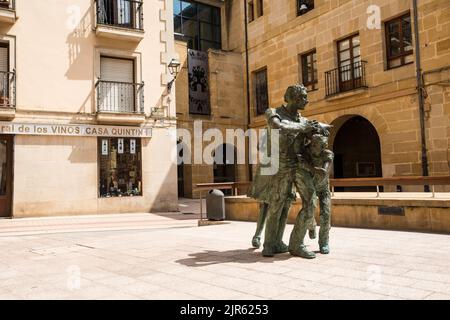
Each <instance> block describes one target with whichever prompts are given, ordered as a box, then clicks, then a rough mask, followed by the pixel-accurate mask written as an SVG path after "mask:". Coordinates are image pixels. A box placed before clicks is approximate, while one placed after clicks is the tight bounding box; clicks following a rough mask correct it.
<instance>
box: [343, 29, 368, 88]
mask: <svg viewBox="0 0 450 320" xmlns="http://www.w3.org/2000/svg"><path fill="white" fill-rule="evenodd" d="M337 47H338V62H339V67H338V74H339V91H340V92H344V91H349V90H353V89H355V88H360V87H361V83H362V76H363V68H362V62H361V53H360V41H359V34H356V35H353V36H350V37H348V38H345V39H343V40H341V41H339V42H338V43H337Z"/></svg>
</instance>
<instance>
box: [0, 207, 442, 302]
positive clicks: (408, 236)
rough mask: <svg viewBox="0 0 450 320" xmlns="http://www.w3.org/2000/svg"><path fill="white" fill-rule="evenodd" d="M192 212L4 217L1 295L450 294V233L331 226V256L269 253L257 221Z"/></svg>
mask: <svg viewBox="0 0 450 320" xmlns="http://www.w3.org/2000/svg"><path fill="white" fill-rule="evenodd" d="M190 209H192V208H188V209H186V210H190ZM188 216H189V215H185V214H183V213H181V212H180V213H168V214H131V215H107V216H84V217H58V218H45V219H43V220H39V221H35V219H29V220H27V219H19V220H0V245H1V246H2V250H1V251H0V299H155V300H156V299H183V300H185V299H188V300H189V299H193V300H198V299H219V300H242V299H255V300H257V299H287V300H289V299H294V300H297V299H311V300H320V299H382V300H384V299H418V300H422V299H444V300H450V290H449V289H448V288H449V287H450V235H445V234H427V233H415V232H398V231H386V230H368V229H351V228H336V227H334V228H332V230H331V249H332V252H331V254H329V255H321V254H318V255H317V258H316V259H314V260H305V259H302V258H298V257H292V256H290V255H289V254H281V255H277V256H276V257H274V258H264V257H262V256H261V249H253V248H251V246H250V241H251V237H252V234H253V232H254V228H255V223H249V222H230V223H229V224H223V225H212V226H202V227H198V226H197V218H198V216H197V215H195V214H194V215H191V216H190V218H188ZM27 225H28V226H32V227H29V228H24V226H27ZM23 229H25V231H24V230H23ZM291 230H292V225H288V226H287V227H286V233H285V241H287V240H288V238H289V234H290V231H291ZM306 242H307V245H309V247H310V249H312V250H317V249H318V245H317V242H315V241H312V240H309V239H307V240H306Z"/></svg>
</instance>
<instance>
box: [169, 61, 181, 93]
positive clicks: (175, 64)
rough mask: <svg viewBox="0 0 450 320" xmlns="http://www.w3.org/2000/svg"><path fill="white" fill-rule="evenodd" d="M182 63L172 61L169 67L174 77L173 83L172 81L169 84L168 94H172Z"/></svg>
mask: <svg viewBox="0 0 450 320" xmlns="http://www.w3.org/2000/svg"><path fill="white" fill-rule="evenodd" d="M180 65H181V63H180V61H178V59H172V60H170V63H169V65H168V68H169V72H170V74H171V75H172V76H173V79H172V81H170V82H169V83H168V84H167V92H168V93H170V92H171V91H172V86H173V83H174V82H175V79H176V78H177V75H178V72H179V71H180Z"/></svg>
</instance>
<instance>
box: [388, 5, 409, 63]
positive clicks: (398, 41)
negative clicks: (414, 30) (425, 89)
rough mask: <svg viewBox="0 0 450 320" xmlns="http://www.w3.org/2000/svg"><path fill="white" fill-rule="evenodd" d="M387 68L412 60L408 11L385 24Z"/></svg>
mask: <svg viewBox="0 0 450 320" xmlns="http://www.w3.org/2000/svg"><path fill="white" fill-rule="evenodd" d="M385 29H386V56H387V68H388V69H392V68H396V67H400V66H403V65H406V64H409V63H412V62H413V46H412V35H411V16H410V14H409V13H407V14H405V15H403V16H401V17H398V18H395V19H392V20H390V21H388V22H386V24H385Z"/></svg>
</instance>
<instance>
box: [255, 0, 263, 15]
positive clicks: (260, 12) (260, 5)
mask: <svg viewBox="0 0 450 320" xmlns="http://www.w3.org/2000/svg"><path fill="white" fill-rule="evenodd" d="M263 15H264V0H256V18H259V17H262V16H263Z"/></svg>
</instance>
